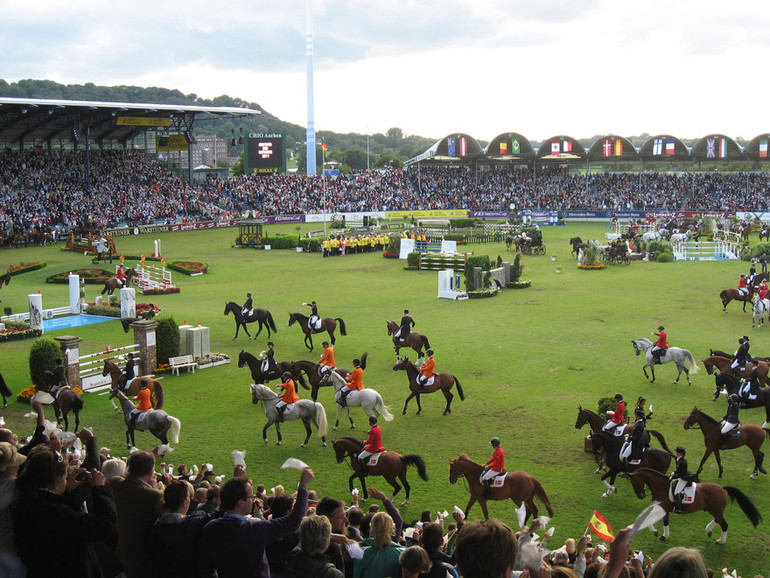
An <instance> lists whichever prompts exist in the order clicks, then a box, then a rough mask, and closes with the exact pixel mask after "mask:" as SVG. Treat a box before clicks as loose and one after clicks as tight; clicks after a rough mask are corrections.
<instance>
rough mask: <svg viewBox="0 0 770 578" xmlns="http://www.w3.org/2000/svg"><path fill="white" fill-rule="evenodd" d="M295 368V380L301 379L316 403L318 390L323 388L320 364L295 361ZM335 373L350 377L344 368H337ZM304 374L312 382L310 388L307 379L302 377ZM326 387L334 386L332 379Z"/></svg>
mask: <svg viewBox="0 0 770 578" xmlns="http://www.w3.org/2000/svg"><path fill="white" fill-rule="evenodd" d="M293 367H294V372H295V374H296V376H295V379H299V380H300V383H301V384H302V386H303V387H304V388H305V389H310V397H311V398H312V399H313V401H316V400H317V399H318V390H319V389H320V388H321V387H323V386H322V385H321V375H320V374H319V373H318V367H319V366H318V364H317V363H316V362H315V361H307V360H304V359H301V360H299V361H295V362H294V364H293ZM334 371H335V372H336V373H337V374H338V375H339V376H340V377H342V378H345V377H347V376H348V375H350V370H349V369H345V368H344V367H336V368H335V369H334ZM303 373H304V374H305V375H306V376H307V380H308V381H309V382H310V387H309V388H308V386H307V384H306V383H305V379H304V378H303V377H302V374H303ZM324 385H332V382H331V379H329V381H328V382H327V383H325V384H324Z"/></svg>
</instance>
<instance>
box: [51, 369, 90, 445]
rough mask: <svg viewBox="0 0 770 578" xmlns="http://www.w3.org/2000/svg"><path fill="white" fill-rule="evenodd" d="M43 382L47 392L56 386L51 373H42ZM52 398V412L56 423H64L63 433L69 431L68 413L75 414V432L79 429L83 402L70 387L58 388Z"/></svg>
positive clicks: (54, 378) (54, 377)
mask: <svg viewBox="0 0 770 578" xmlns="http://www.w3.org/2000/svg"><path fill="white" fill-rule="evenodd" d="M43 381H44V382H45V385H46V388H47V389H48V391H50V390H51V388H53V387H54V386H56V385H57V380H56V376H55V375H54V373H53V372H52V371H44V372H43ZM52 397H53V403H52V404H51V405H53V412H54V415H56V423H57V424H61V422H62V421H64V431H67V430H68V429H69V425H70V424H69V420H68V419H67V416H68V415H69V413H70V412H73V413H74V414H75V430H74V431H78V429H79V428H80V410H81V409H83V400H82V399H81V397H80V395H78V394H77V393H76V392H75V390H73V389H72V388H71V387H70V386H66V387H62V388H60V389H59V390H58V391H57V392H56V395H55V396H52Z"/></svg>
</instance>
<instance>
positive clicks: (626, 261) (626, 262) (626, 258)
mask: <svg viewBox="0 0 770 578" xmlns="http://www.w3.org/2000/svg"><path fill="white" fill-rule="evenodd" d="M623 264H624V265H630V264H631V257H629V256H628V255H623Z"/></svg>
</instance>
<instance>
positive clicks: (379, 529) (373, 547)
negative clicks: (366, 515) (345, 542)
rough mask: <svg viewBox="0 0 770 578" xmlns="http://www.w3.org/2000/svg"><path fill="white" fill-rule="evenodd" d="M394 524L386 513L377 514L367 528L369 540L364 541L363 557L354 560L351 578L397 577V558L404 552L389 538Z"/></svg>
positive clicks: (399, 568) (398, 568)
mask: <svg viewBox="0 0 770 578" xmlns="http://www.w3.org/2000/svg"><path fill="white" fill-rule="evenodd" d="M395 531H396V524H395V522H393V518H391V517H390V516H389V515H388V514H387V513H386V512H377V513H376V514H375V515H374V516H373V517H372V521H371V524H370V526H369V538H367V539H366V540H364V546H365V548H364V557H363V558H362V559H361V560H356V565H355V567H354V568H353V578H364V577H365V578H388V576H398V575H399V574H400V572H401V566H400V564H399V561H398V558H399V556H400V555H401V552H403V551H404V550H405V548H404V547H403V546H399V545H398V544H396V543H395V542H393V540H392V539H391V537H392V536H393V534H394V533H395Z"/></svg>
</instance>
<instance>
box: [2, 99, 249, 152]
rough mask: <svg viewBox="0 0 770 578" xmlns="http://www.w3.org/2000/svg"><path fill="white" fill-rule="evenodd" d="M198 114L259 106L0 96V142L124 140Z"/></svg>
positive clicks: (171, 127) (236, 112) (181, 128)
mask: <svg viewBox="0 0 770 578" xmlns="http://www.w3.org/2000/svg"><path fill="white" fill-rule="evenodd" d="M200 114H212V115H217V116H249V115H257V114H261V111H259V110H253V109H248V108H237V107H226V106H190V105H181V104H179V105H176V104H153V103H136V102H101V101H90V100H48V99H40V98H0V145H2V144H6V145H8V144H18V145H19V146H24V144H25V143H33V144H43V143H48V144H50V143H51V141H53V140H68V141H73V142H78V141H79V140H80V138H82V137H83V135H86V134H88V137H89V139H90V140H92V141H96V142H104V141H108V142H109V141H117V142H120V143H125V142H126V141H128V140H130V139H131V138H133V137H135V136H137V135H139V134H141V133H142V132H144V131H146V130H151V129H152V130H157V131H161V132H165V133H173V132H178V133H183V132H186V131H189V130H190V129H192V126H193V123H194V122H195V118H196V116H197V115H200Z"/></svg>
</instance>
